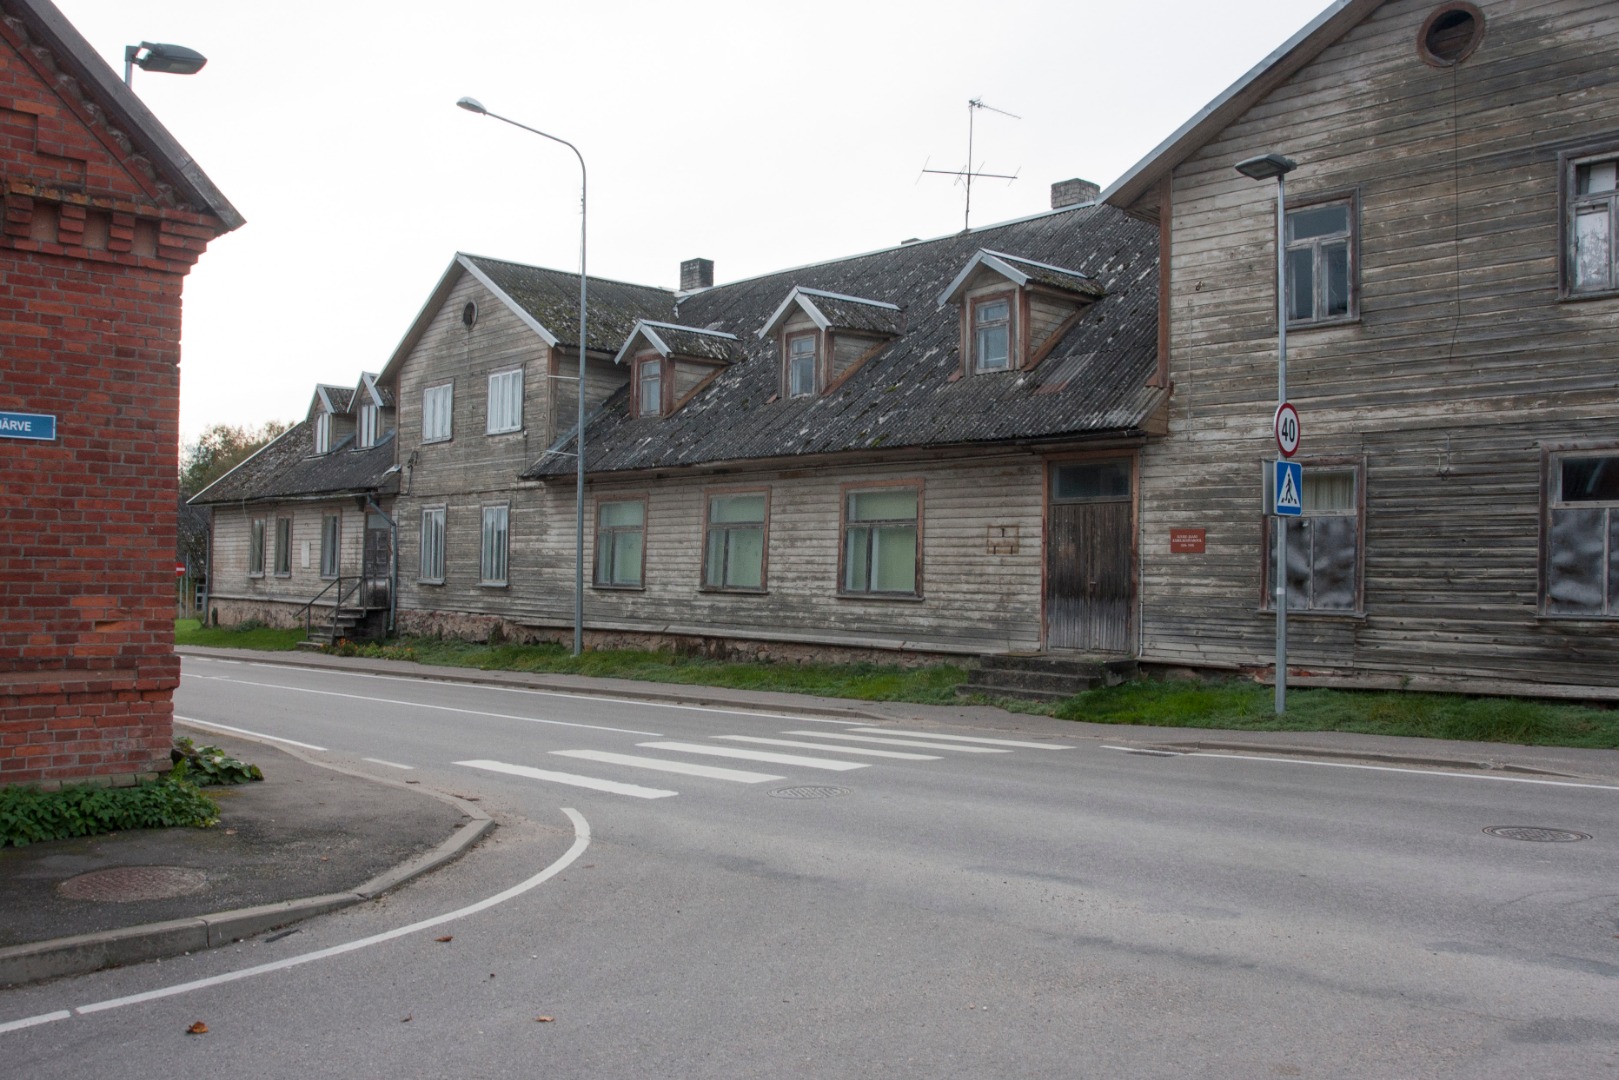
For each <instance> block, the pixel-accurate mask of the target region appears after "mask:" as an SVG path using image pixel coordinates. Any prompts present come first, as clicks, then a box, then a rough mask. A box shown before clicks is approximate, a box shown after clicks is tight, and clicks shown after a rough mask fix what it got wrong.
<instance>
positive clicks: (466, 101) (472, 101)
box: [455, 97, 489, 116]
mask: <svg viewBox="0 0 1619 1080" xmlns="http://www.w3.org/2000/svg"><path fill="white" fill-rule="evenodd" d="M455 104H456V105H457V106H458V107H459V108H462V109H465V110H466V111H467V112H470V113H477V114H478V115H479V116H488V115H489V110H488V109H486V108H484V107H483V102H481V101H479V100H478V99H477V98H472V97H464V98H462V99H461V100H460V101H457V102H456V103H455Z"/></svg>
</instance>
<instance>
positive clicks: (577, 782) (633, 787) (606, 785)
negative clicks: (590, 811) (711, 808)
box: [455, 761, 680, 799]
mask: <svg viewBox="0 0 1619 1080" xmlns="http://www.w3.org/2000/svg"><path fill="white" fill-rule="evenodd" d="M455 764H457V765H465V766H467V767H468V768H470V769H483V770H485V771H486V772H498V773H509V774H510V775H512V776H526V777H528V778H529V779H530V780H545V781H548V782H550V783H553V784H567V785H569V786H570V787H582V788H590V789H592V790H594V791H606V792H610V793H612V794H614V795H629V796H631V797H633V798H636V799H667V798H668V797H669V796H671V795H679V794H680V792H678V791H665V790H663V789H662V788H650V787H641V786H640V785H639V784H624V783H620V782H619V781H617V780H599V779H597V778H596V777H594V776H580V775H579V774H577V773H565V772H551V771H550V770H548V769H534V768H530V767H529V766H527V765H508V764H506V763H505V762H504V761H457V762H455Z"/></svg>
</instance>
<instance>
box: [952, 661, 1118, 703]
mask: <svg viewBox="0 0 1619 1080" xmlns="http://www.w3.org/2000/svg"><path fill="white" fill-rule="evenodd" d="M1136 670H1137V667H1136V662H1135V660H1134V659H1131V658H1125V657H1116V656H1105V657H1103V656H1070V655H1053V654H1050V653H1014V654H1002V655H994V656H981V657H979V658H978V660H977V662H976V663H974V664H973V666H972V667H971V669H970V674H969V676H968V681H967V682H965V683H963V684H962V685H960V686H958V687H956V693H957V694H960V695H963V696H966V695H981V696H983V697H992V698H996V697H998V698H1017V699H1020V700H1024V701H1061V700H1063V699H1064V698H1069V697H1073V696H1074V695H1075V694H1080V693H1084V692H1085V691H1086V690H1094V689H1096V688H1097V687H1099V686H1117V685H1118V684H1119V683H1121V682H1124V681H1126V680H1128V679H1132V678H1134V677H1135V674H1136Z"/></svg>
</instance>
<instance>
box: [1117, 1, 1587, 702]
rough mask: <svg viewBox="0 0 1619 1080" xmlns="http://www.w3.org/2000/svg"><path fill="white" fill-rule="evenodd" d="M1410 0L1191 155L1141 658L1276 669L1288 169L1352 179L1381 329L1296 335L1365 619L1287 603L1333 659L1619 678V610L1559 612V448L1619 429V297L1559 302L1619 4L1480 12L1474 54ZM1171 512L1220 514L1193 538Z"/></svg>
mask: <svg viewBox="0 0 1619 1080" xmlns="http://www.w3.org/2000/svg"><path fill="white" fill-rule="evenodd" d="M1434 6H1435V5H1434V4H1433V3H1431V2H1422V3H1415V2H1396V3H1390V4H1387V5H1385V6H1383V7H1382V8H1380V9H1378V11H1377V12H1376V13H1375V14H1374V15H1372V16H1371V17H1370V18H1368V19H1367V20H1366V21H1365V22H1363V23H1362V24H1361V25H1360V26H1359V27H1357V28H1356V29H1355V30H1353V31H1352V32H1351V33H1349V34H1348V35H1346V37H1345V38H1343V39H1342V40H1340V41H1339V42H1337V43H1336V44H1334V45H1333V46H1331V47H1330V48H1329V49H1327V50H1326V52H1324V53H1323V54H1322V55H1321V56H1320V57H1318V58H1317V60H1316V61H1315V62H1314V63H1312V64H1311V65H1309V66H1307V67H1306V68H1304V69H1303V70H1301V71H1300V72H1299V73H1298V74H1297V75H1295V76H1294V77H1293V78H1292V79H1291V80H1289V81H1288V82H1287V83H1285V84H1283V85H1282V86H1281V87H1280V88H1278V89H1277V90H1276V91H1274V92H1273V93H1272V94H1270V95H1269V96H1268V97H1267V98H1266V99H1265V100H1263V101H1262V102H1261V103H1260V104H1259V105H1258V106H1256V107H1255V108H1253V109H1252V110H1250V111H1249V112H1248V113H1247V114H1246V115H1245V116H1244V117H1242V118H1241V119H1240V120H1239V121H1238V122H1236V123H1235V124H1233V125H1232V126H1230V127H1229V128H1227V129H1226V130H1225V131H1224V132H1223V133H1222V134H1221V135H1219V136H1218V137H1216V138H1215V139H1214V140H1213V141H1212V142H1211V143H1209V144H1207V145H1206V146H1205V147H1203V149H1202V150H1201V151H1199V152H1198V153H1197V154H1196V155H1195V156H1194V157H1192V158H1191V159H1190V160H1188V161H1187V162H1185V163H1183V164H1182V165H1181V166H1180V167H1178V168H1177V170H1176V172H1175V179H1174V189H1173V207H1174V212H1173V233H1172V245H1173V248H1172V250H1173V259H1172V267H1171V278H1172V287H1171V300H1170V311H1171V324H1172V325H1171V330H1172V334H1171V336H1172V341H1173V343H1174V344H1173V351H1172V354H1171V376H1172V378H1173V380H1174V384H1175V392H1174V397H1173V400H1172V405H1171V416H1170V431H1169V437H1168V438H1167V439H1164V440H1162V441H1160V442H1158V443H1155V444H1154V445H1153V446H1152V447H1150V448H1149V449H1148V450H1146V451H1145V452H1144V453H1143V455H1142V490H1143V503H1142V511H1141V515H1142V539H1141V543H1142V592H1143V596H1144V603H1143V610H1142V616H1143V622H1142V655H1143V657H1144V658H1145V659H1149V660H1157V661H1164V662H1184V663H1190V664H1200V663H1207V664H1221V665H1229V664H1235V665H1264V664H1267V663H1268V662H1269V659H1270V655H1271V650H1272V647H1273V640H1274V624H1273V622H1272V619H1271V618H1270V617H1269V616H1267V615H1262V614H1260V612H1259V607H1260V589H1261V563H1262V559H1264V558H1266V557H1267V556H1266V555H1265V553H1263V552H1261V550H1260V536H1261V521H1260V482H1259V471H1260V463H1261V461H1262V460H1264V459H1267V458H1269V457H1274V443H1273V441H1272V439H1271V432H1270V420H1271V412H1272V410H1273V408H1274V406H1275V395H1276V361H1275V292H1274V276H1275V248H1274V238H1275V217H1274V208H1275V185H1274V184H1273V183H1269V182H1267V183H1256V182H1254V181H1251V180H1248V179H1246V178H1243V177H1241V176H1239V175H1238V174H1237V173H1236V172H1235V171H1234V170H1233V168H1232V165H1233V164H1234V163H1235V162H1237V161H1239V160H1241V159H1243V158H1246V157H1249V156H1252V155H1255V154H1260V153H1265V152H1268V151H1276V152H1281V153H1286V154H1287V155H1289V156H1290V157H1293V158H1294V159H1295V160H1297V161H1298V162H1299V168H1298V170H1297V171H1296V172H1295V173H1293V174H1292V175H1291V176H1290V177H1289V178H1288V194H1289V199H1290V201H1291V200H1294V199H1298V198H1302V197H1306V196H1309V195H1313V194H1325V193H1332V192H1349V191H1353V192H1356V193H1357V194H1358V198H1359V205H1360V242H1359V251H1358V258H1359V264H1360V273H1359V281H1360V319H1359V321H1358V322H1355V323H1351V324H1348V325H1342V326H1336V327H1331V328H1321V329H1314V330H1308V331H1299V330H1294V331H1291V332H1290V333H1289V335H1288V344H1289V359H1290V363H1289V373H1288V383H1289V397H1290V398H1291V399H1292V400H1293V401H1294V402H1295V403H1296V404H1297V406H1298V408H1299V411H1300V413H1301V414H1302V418H1303V425H1302V427H1303V433H1304V434H1303V447H1302V449H1301V451H1300V457H1301V458H1302V459H1304V460H1306V462H1307V464H1306V469H1308V468H1309V464H1308V461H1309V460H1310V459H1314V458H1341V457H1348V458H1354V459H1360V460H1363V461H1364V465H1365V484H1366V490H1365V520H1364V528H1365V532H1364V545H1365V592H1364V611H1363V612H1362V613H1360V614H1358V615H1355V616H1347V617H1346V616H1324V615H1303V616H1294V617H1291V618H1290V619H1289V623H1288V626H1289V635H1290V639H1291V644H1290V657H1291V659H1292V660H1293V662H1294V663H1296V664H1298V665H1300V666H1303V667H1310V668H1335V669H1354V670H1358V671H1366V672H1393V673H1402V674H1435V675H1453V676H1461V677H1473V676H1478V677H1501V678H1508V679H1524V680H1548V681H1558V682H1566V683H1583V684H1602V685H1614V684H1616V683H1619V623H1616V622H1615V621H1612V620H1570V619H1545V618H1541V617H1539V616H1538V610H1539V605H1538V572H1539V528H1540V524H1539V523H1540V491H1541V477H1540V467H1541V465H1540V448H1541V447H1542V446H1543V445H1548V444H1556V443H1562V442H1568V441H1573V440H1577V439H1593V440H1602V439H1606V440H1609V443H1608V445H1613V443H1614V441H1615V440H1619V430H1616V429H1615V426H1614V422H1613V421H1614V416H1615V411H1616V410H1615V404H1614V386H1615V370H1616V368H1615V359H1614V358H1615V356H1616V355H1619V301H1614V300H1597V301H1587V302H1580V303H1560V302H1559V301H1558V299H1557V296H1558V244H1559V238H1558V223H1557V216H1558V187H1559V177H1558V161H1557V152H1558V150H1559V149H1560V148H1563V147H1566V146H1569V145H1571V144H1576V143H1580V142H1585V141H1589V140H1593V139H1604V138H1609V137H1613V136H1615V135H1616V134H1619V64H1616V59H1619V6H1616V5H1614V4H1613V3H1611V2H1603V0H1545V2H1521V3H1483V4H1480V7H1481V8H1482V9H1483V11H1484V14H1485V18H1486V20H1487V30H1486V34H1485V37H1484V40H1483V43H1482V45H1481V46H1480V48H1479V49H1478V51H1477V52H1476V53H1475V54H1474V55H1473V56H1472V57H1471V58H1470V59H1468V60H1466V61H1465V62H1463V63H1462V64H1460V65H1457V66H1456V67H1454V68H1451V69H1446V70H1438V69H1434V68H1430V67H1428V66H1426V65H1424V64H1423V63H1422V62H1421V61H1420V60H1419V59H1418V58H1417V56H1416V50H1415V42H1416V35H1417V32H1418V29H1419V27H1420V26H1421V25H1422V22H1423V20H1424V18H1425V17H1426V16H1427V15H1428V14H1429V13H1430V12H1431V11H1432V10H1433V8H1434ZM1172 527H1201V528H1206V529H1207V530H1208V537H1207V550H1206V553H1205V554H1201V555H1186V554H1171V553H1170V551H1169V532H1170V529H1171V528H1172Z"/></svg>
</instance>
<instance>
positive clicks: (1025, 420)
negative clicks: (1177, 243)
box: [524, 204, 1163, 479]
mask: <svg viewBox="0 0 1619 1080" xmlns="http://www.w3.org/2000/svg"><path fill="white" fill-rule="evenodd" d="M1157 245H1158V237H1157V231H1156V230H1155V229H1153V228H1152V227H1151V226H1149V225H1146V224H1143V223H1141V222H1137V221H1134V220H1132V219H1130V218H1128V217H1126V216H1125V215H1124V214H1122V213H1120V212H1119V211H1118V210H1116V209H1114V208H1112V207H1109V206H1102V205H1094V204H1089V205H1083V206H1076V207H1070V208H1066V209H1063V210H1055V211H1050V212H1047V213H1044V214H1039V215H1036V216H1034V217H1031V218H1026V219H1023V220H1021V221H1014V222H1009V223H1006V224H1003V225H996V226H988V227H983V228H979V229H974V230H971V231H969V232H962V233H957V234H955V235H952V236H946V237H942V238H939V239H937V240H929V241H924V242H920V243H910V244H906V245H903V246H900V247H897V248H890V249H888V250H884V251H877V252H872V253H869V254H866V255H858V256H854V257H851V258H846V259H839V260H837V261H834V262H827V263H821V264H818V265H814V266H806V267H799V268H797V269H794V270H787V271H783V272H780V273H776V274H768V275H765V276H762V277H757V278H751V279H749V280H746V281H740V282H734V283H730V284H725V285H719V286H715V287H714V288H711V289H705V290H703V291H702V292H699V293H695V294H693V295H690V296H687V297H684V298H682V299H681V301H680V302H679V305H678V311H677V314H676V317H675V319H674V320H673V321H675V322H678V323H681V324H684V325H686V326H702V327H710V328H713V329H716V330H722V331H726V332H728V333H733V334H735V335H737V337H738V338H739V346H740V348H741V350H742V352H743V353H745V358H744V359H743V360H741V361H740V362H738V363H734V364H732V365H731V366H730V367H729V368H727V369H726V370H724V371H722V372H721V373H720V374H719V375H718V376H717V377H716V378H715V379H714V380H713V381H712V382H710V383H709V384H708V385H707V386H706V387H704V388H703V389H702V390H700V391H699V392H698V393H697V394H696V395H695V396H694V397H693V398H692V399H691V400H690V401H689V402H687V403H686V404H685V405H684V406H683V407H682V408H680V409H679V410H678V411H676V412H675V413H673V414H672V415H669V416H664V417H641V418H636V417H632V416H631V414H630V409H629V404H630V402H629V393H628V388H625V389H623V390H620V391H619V392H618V393H617V394H615V395H614V396H613V397H611V398H609V399H608V401H607V402H606V403H605V404H604V406H603V407H602V408H601V410H600V411H599V412H598V413H597V414H596V415H595V416H594V417H593V418H592V419H591V420H590V421H589V423H588V426H587V431H588V438H587V442H586V449H585V460H586V462H587V465H588V467H589V470H590V471H591V472H593V473H598V472H615V471H627V470H637V469H652V468H669V467H677V466H685V465H698V464H707V463H717V462H726V461H741V460H748V459H769V458H776V459H782V458H791V457H795V456H800V455H806V454H825V453H835V452H839V451H858V450H870V449H875V448H878V447H883V448H894V447H923V446H946V445H963V444H965V445H971V444H979V443H994V442H1002V441H1007V440H1027V441H1041V440H1058V439H1069V440H1071V439H1075V438H1083V437H1087V436H1096V435H1103V434H1121V433H1132V432H1138V431H1140V430H1142V429H1143V425H1144V424H1145V423H1146V421H1147V418H1148V416H1149V415H1150V414H1151V413H1152V412H1153V410H1154V409H1155V408H1156V407H1157V406H1158V405H1159V403H1160V402H1161V401H1162V398H1163V391H1162V390H1161V389H1159V388H1156V387H1151V386H1148V380H1149V379H1150V378H1151V377H1152V375H1153V374H1154V372H1155V361H1156V352H1157V326H1158V323H1157V315H1158V296H1157V251H1158V247H1157ZM986 249H987V250H989V251H993V252H995V253H998V254H1000V255H1001V256H1002V257H1003V258H1004V257H1010V258H1011V259H1015V260H1017V263H1018V265H1019V267H1020V268H1021V269H1022V270H1024V271H1025V272H1027V271H1029V270H1030V269H1031V266H1032V265H1037V264H1043V265H1044V266H1045V267H1048V268H1052V269H1058V270H1059V272H1060V273H1061V274H1062V275H1063V276H1064V278H1065V281H1064V282H1063V284H1064V285H1065V286H1066V287H1067V288H1068V289H1070V290H1074V291H1079V289H1076V286H1079V287H1080V289H1082V290H1083V291H1084V292H1085V293H1086V294H1087V295H1095V294H1097V293H1100V294H1101V298H1100V299H1098V300H1096V302H1095V303H1091V304H1089V305H1088V306H1087V307H1085V308H1084V309H1083V311H1082V312H1081V313H1080V315H1079V317H1078V318H1077V319H1076V321H1075V323H1074V325H1072V326H1071V327H1070V328H1069V329H1068V331H1067V332H1066V333H1065V334H1064V335H1063V337H1062V339H1061V340H1060V341H1058V342H1057V343H1056V345H1055V346H1054V347H1053V348H1052V350H1051V351H1050V352H1049V353H1048V355H1047V356H1046V357H1045V359H1044V360H1043V361H1042V362H1041V363H1040V365H1039V366H1038V367H1036V368H1035V369H1033V370H1032V371H1007V372H997V373H994V374H980V375H973V376H970V377H965V378H963V377H960V372H961V356H960V350H961V323H960V309H959V308H958V307H957V306H955V305H950V306H947V307H944V308H942V309H941V308H940V307H939V306H938V301H939V297H940V295H941V293H943V292H944V291H945V290H946V289H947V288H948V287H949V286H950V285H951V284H952V282H954V281H955V279H956V278H957V276H958V275H959V274H960V273H961V271H962V270H963V269H964V268H965V267H966V266H967V265H968V263H969V262H970V261H971V260H972V259H974V257H975V256H977V255H979V254H980V253H981V252H982V251H984V250H986ZM1031 276H1033V275H1031ZM569 280H571V281H573V282H574V283H575V284H574V287H575V288H577V281H578V279H577V277H572V278H570V279H569ZM795 287H798V288H802V289H805V290H809V289H817V290H822V291H823V292H825V293H832V294H837V295H839V296H845V297H858V298H862V299H864V300H868V301H871V300H875V301H878V302H881V303H889V304H893V305H895V307H896V308H897V309H898V311H897V312H896V313H889V314H897V315H899V316H900V317H901V318H900V319H898V320H895V322H894V323H893V324H892V325H893V326H894V329H895V330H896V331H897V332H898V335H899V336H897V337H896V338H895V339H894V340H893V341H891V342H889V343H888V344H887V345H886V346H884V347H883V348H882V349H880V350H879V351H878V352H877V353H876V354H875V355H873V356H872V357H871V358H870V359H869V360H868V361H867V362H866V363H865V364H864V365H862V366H861V367H860V368H859V369H857V370H856V371H855V372H854V373H853V374H852V375H851V376H850V377H849V378H848V379H846V380H845V381H844V382H843V383H841V384H840V385H839V386H838V387H837V388H836V389H835V390H833V391H832V392H830V393H826V394H821V395H815V396H810V397H797V398H778V395H779V392H780V386H781V358H780V355H779V348H778V340H777V336H776V335H766V336H765V337H762V338H761V337H760V336H759V335H758V331H759V330H760V328H761V327H763V326H764V325H765V324H766V322H767V321H768V320H770V319H771V318H772V315H773V314H774V313H777V312H779V310H780V306H781V304H782V300H783V297H785V296H787V295H788V294H789V293H790V292H791V291H792V290H793V289H794V288H795ZM593 290H594V285H593ZM592 295H593V296H594V291H593V292H592ZM812 295H813V294H812ZM816 302H817V303H819V300H818V299H817V301H816ZM867 309H868V310H870V308H869V305H867ZM876 310H878V311H885V310H886V309H876ZM594 311H595V305H594V304H592V316H591V317H592V319H594V318H595V315H594ZM594 336H595V335H594V333H593V334H592V338H594ZM572 444H573V438H572V436H571V435H569V436H567V437H565V438H564V439H563V440H562V442H561V443H560V444H559V445H557V446H555V447H553V448H552V451H551V452H550V453H548V454H547V455H546V456H544V457H542V458H540V459H539V460H538V461H537V462H536V463H535V464H534V465H533V466H531V467H530V468H529V469H528V470H527V472H525V474H524V476H525V477H526V478H531V479H538V478H545V477H549V476H555V475H562V474H568V473H570V472H571V470H572V469H573V459H572V458H571V457H569V456H564V455H566V454H570V453H571V451H572Z"/></svg>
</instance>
